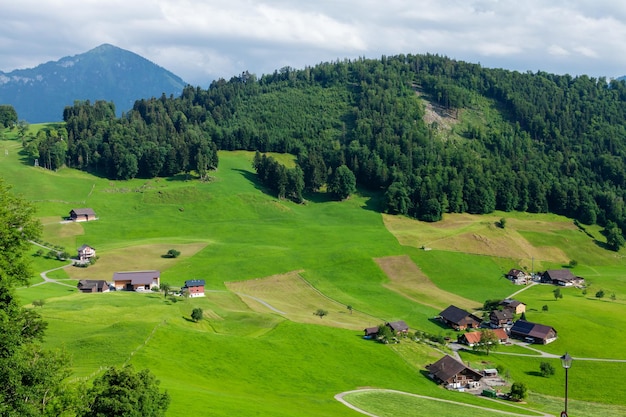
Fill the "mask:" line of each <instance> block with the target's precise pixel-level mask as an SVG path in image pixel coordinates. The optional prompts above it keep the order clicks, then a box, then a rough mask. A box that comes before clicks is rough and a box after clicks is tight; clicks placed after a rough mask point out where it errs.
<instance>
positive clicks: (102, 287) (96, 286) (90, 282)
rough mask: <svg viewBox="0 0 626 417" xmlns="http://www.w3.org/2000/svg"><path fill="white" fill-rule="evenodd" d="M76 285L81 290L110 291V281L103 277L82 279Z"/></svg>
mask: <svg viewBox="0 0 626 417" xmlns="http://www.w3.org/2000/svg"><path fill="white" fill-rule="evenodd" d="M76 287H77V288H78V290H79V291H80V292H109V283H108V282H106V281H105V280H103V279H98V280H95V279H81V280H80V281H78V285H76Z"/></svg>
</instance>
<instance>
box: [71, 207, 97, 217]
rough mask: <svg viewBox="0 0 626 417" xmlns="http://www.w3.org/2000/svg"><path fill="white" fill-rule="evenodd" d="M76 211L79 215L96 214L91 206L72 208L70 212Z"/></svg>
mask: <svg viewBox="0 0 626 417" xmlns="http://www.w3.org/2000/svg"><path fill="white" fill-rule="evenodd" d="M72 212H73V213H74V214H76V215H77V216H95V215H96V212H95V211H93V209H91V208H77V209H72V210H71V211H70V213H72Z"/></svg>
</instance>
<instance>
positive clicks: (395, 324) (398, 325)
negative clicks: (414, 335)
mask: <svg viewBox="0 0 626 417" xmlns="http://www.w3.org/2000/svg"><path fill="white" fill-rule="evenodd" d="M385 326H387V327H389V328H390V329H391V331H392V332H393V334H395V335H396V336H397V335H405V334H407V333H409V326H408V325H407V324H406V323H405V322H404V320H398V321H390V322H388V323H385Z"/></svg>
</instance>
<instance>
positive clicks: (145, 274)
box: [113, 270, 161, 285]
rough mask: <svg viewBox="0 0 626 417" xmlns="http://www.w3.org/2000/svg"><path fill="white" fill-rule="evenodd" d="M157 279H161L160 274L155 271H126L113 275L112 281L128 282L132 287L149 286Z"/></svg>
mask: <svg viewBox="0 0 626 417" xmlns="http://www.w3.org/2000/svg"><path fill="white" fill-rule="evenodd" d="M159 277H161V272H159V271H156V270H150V271H127V272H116V273H114V274H113V281H130V282H131V284H133V285H135V284H137V285H149V284H152V282H153V281H154V280H155V279H156V278H159Z"/></svg>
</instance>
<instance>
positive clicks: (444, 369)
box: [426, 355, 482, 382]
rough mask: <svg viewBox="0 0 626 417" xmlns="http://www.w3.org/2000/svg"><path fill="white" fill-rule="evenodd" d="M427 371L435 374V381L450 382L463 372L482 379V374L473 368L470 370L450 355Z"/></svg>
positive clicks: (429, 367)
mask: <svg viewBox="0 0 626 417" xmlns="http://www.w3.org/2000/svg"><path fill="white" fill-rule="evenodd" d="M426 369H428V371H429V372H430V373H431V374H433V376H434V377H435V379H438V380H440V381H444V382H447V381H450V379H452V378H453V377H454V376H455V375H458V374H460V373H461V372H463V371H465V372H467V373H470V374H472V375H473V376H474V377H475V378H476V380H479V379H481V378H482V375H481V374H480V373H478V372H476V371H475V370H473V369H472V368H468V367H467V366H465V365H464V364H463V363H462V362H459V361H457V360H456V359H454V358H453V357H452V356H450V355H446V356H444V357H443V358H441V359H439V360H438V361H437V362H435V363H433V364H432V365H428V366H427V367H426Z"/></svg>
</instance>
